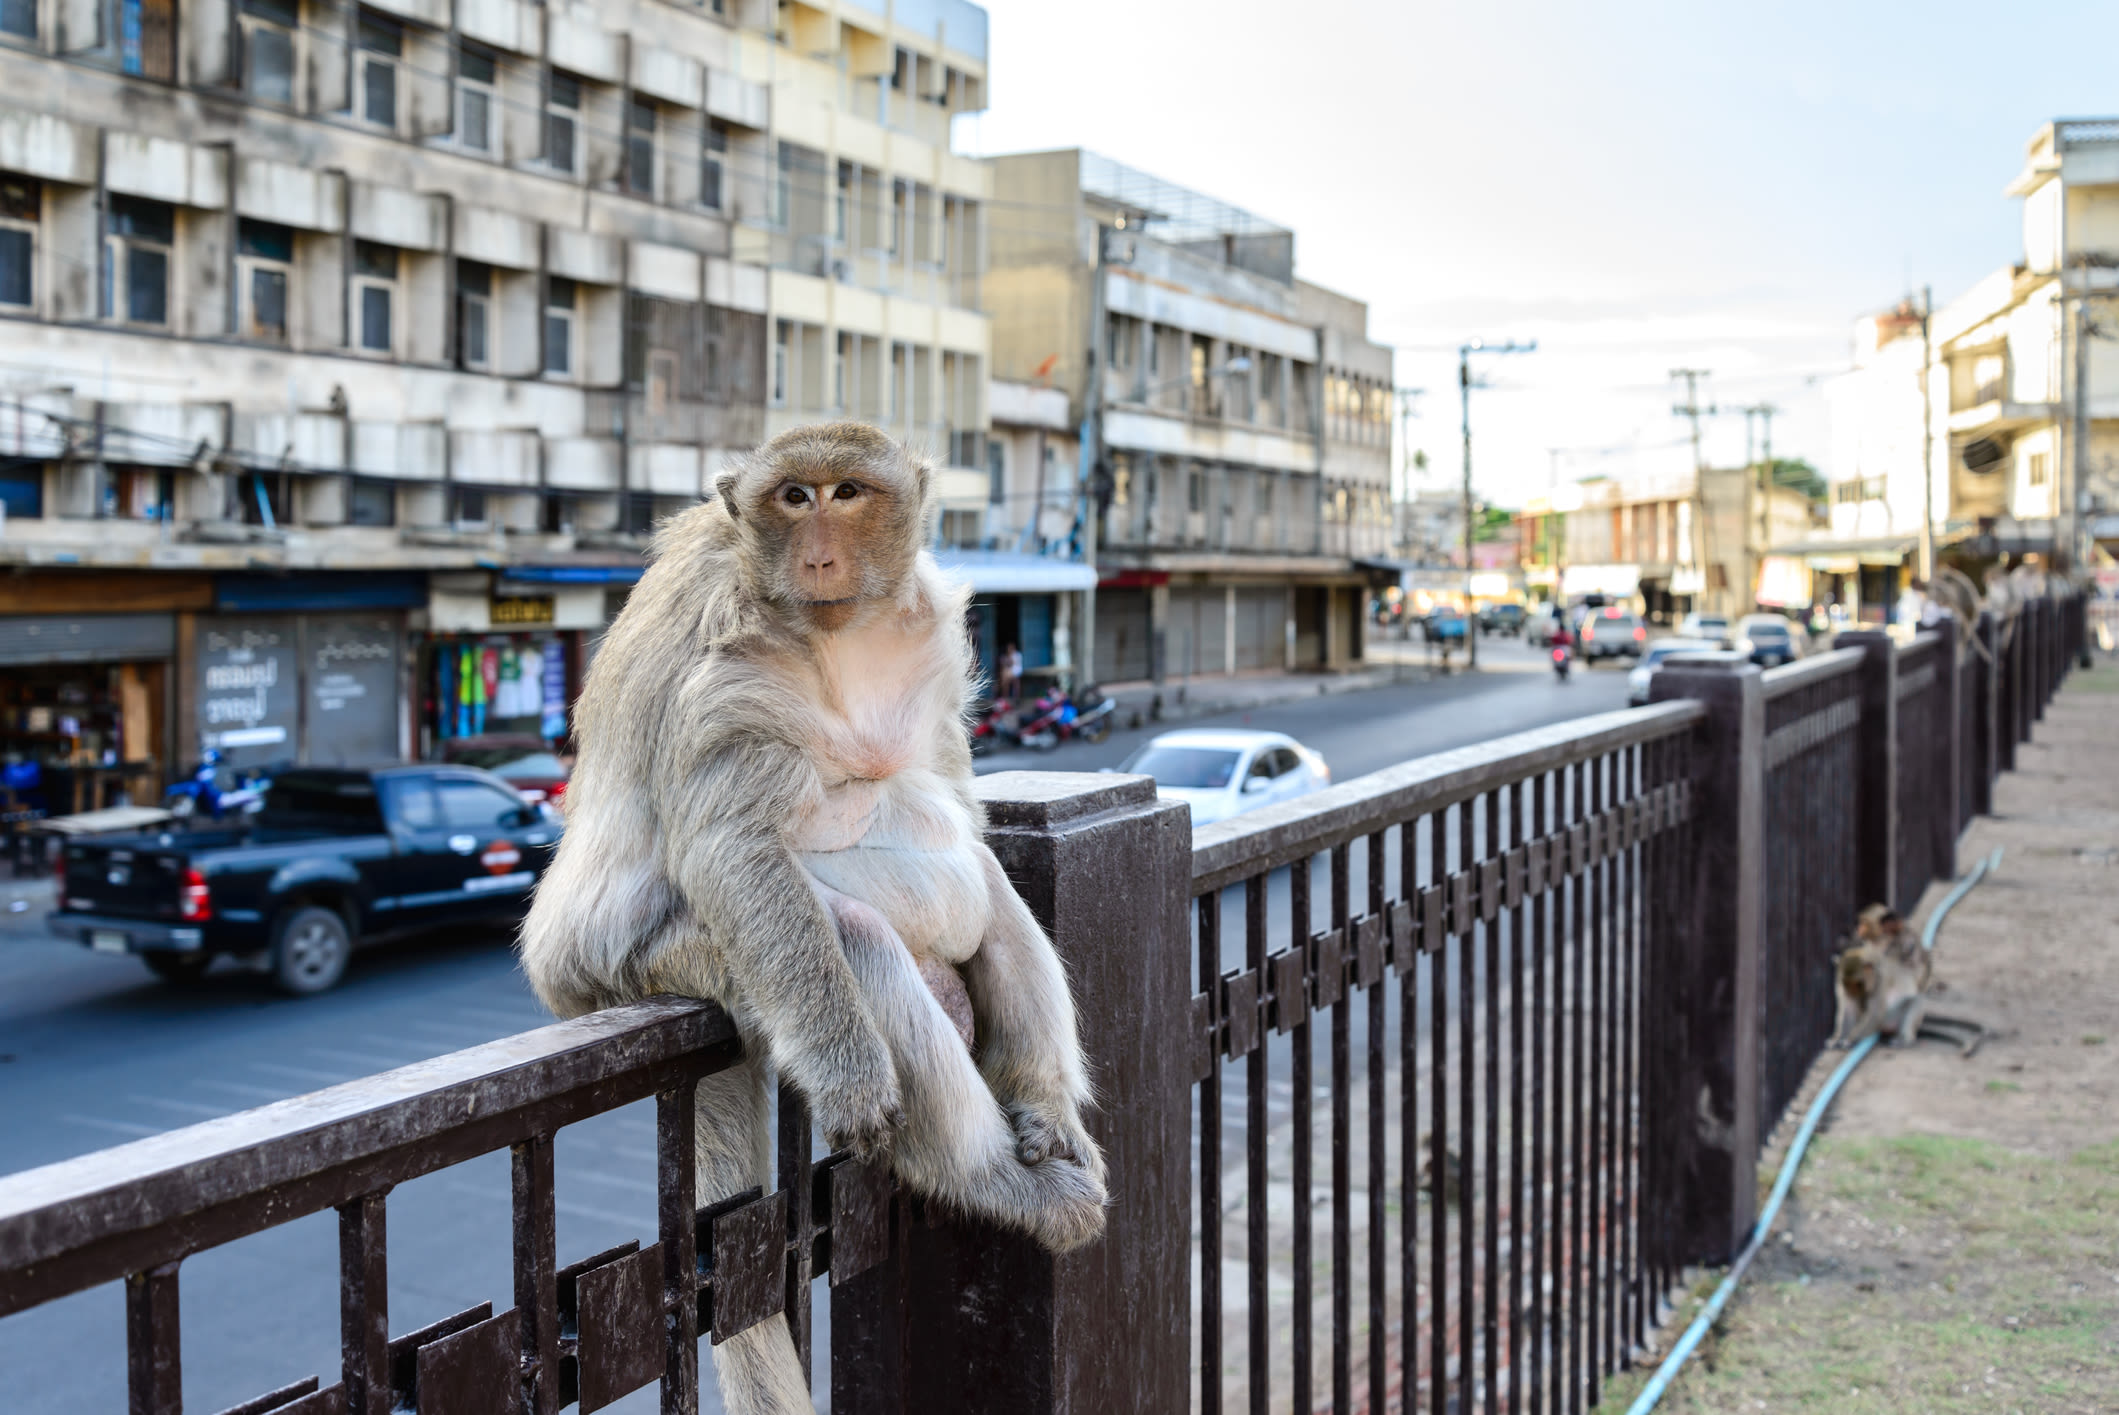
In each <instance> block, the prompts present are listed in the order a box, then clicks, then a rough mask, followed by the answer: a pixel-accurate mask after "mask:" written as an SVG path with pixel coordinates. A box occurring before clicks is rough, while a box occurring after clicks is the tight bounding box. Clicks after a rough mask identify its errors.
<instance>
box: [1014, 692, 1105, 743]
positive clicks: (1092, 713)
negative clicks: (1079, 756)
mask: <svg viewBox="0 0 2119 1415" xmlns="http://www.w3.org/2000/svg"><path fill="white" fill-rule="evenodd" d="M1082 701H1083V702H1085V703H1087V704H1088V705H1087V706H1086V707H1084V706H1082V705H1081V704H1080V703H1077V702H1076V701H1075V699H1074V696H1073V695H1072V694H1070V693H1069V692H1067V690H1066V689H1064V688H1055V689H1054V690H1053V691H1052V692H1050V693H1048V694H1046V695H1045V696H1044V697H1042V698H1039V699H1038V700H1037V702H1036V703H1035V704H1033V705H1032V706H1031V708H1030V709H1029V710H1028V711H1027V712H1025V713H1024V715H1023V716H1024V719H1025V720H1024V722H1023V724H1022V726H1021V727H1019V728H1018V729H1017V731H1016V741H1017V742H1019V743H1020V744H1022V745H1023V746H1025V747H1028V748H1030V749H1031V750H1032V751H1038V752H1049V751H1051V750H1052V749H1053V748H1054V747H1057V746H1058V745H1059V744H1060V743H1062V742H1064V741H1067V740H1068V739H1069V738H1074V737H1079V738H1080V739H1081V740H1082V741H1084V742H1101V741H1103V740H1104V739H1105V738H1106V737H1108V736H1110V735H1111V719H1112V716H1113V715H1114V714H1115V713H1116V712H1117V711H1118V700H1117V699H1116V698H1113V697H1110V696H1108V695H1106V694H1105V693H1104V692H1103V691H1102V690H1100V689H1097V688H1091V689H1089V690H1087V691H1086V692H1084V693H1083V694H1082Z"/></svg>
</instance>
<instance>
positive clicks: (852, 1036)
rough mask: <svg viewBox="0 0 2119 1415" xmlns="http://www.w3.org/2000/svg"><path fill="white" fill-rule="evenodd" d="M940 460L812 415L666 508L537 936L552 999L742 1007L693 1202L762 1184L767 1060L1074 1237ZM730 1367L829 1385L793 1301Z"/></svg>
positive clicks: (1070, 1036)
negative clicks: (945, 527)
mask: <svg viewBox="0 0 2119 1415" xmlns="http://www.w3.org/2000/svg"><path fill="white" fill-rule="evenodd" d="M930 479H931V472H930V469H929V466H928V464H927V463H926V462H925V461H924V460H923V459H921V458H920V457H918V456H915V455H914V454H912V453H911V452H910V451H908V450H907V449H905V448H904V447H902V446H900V445H899V444H898V443H896V442H894V441H892V440H891V439H890V438H888V437H887V436H885V435H884V434H882V433H880V432H878V431H876V430H875V429H873V428H869V427H866V426H864V425H861V424H857V423H833V424H826V425H819V426H810V427H803V428H798V429H795V430H793V431H790V432H786V433H783V434H781V435H780V436H778V437H776V438H774V439H772V440H771V441H769V442H767V443H766V444H765V445H764V446H762V447H760V448H758V449H757V450H756V451H755V452H754V453H751V454H750V455H749V456H747V457H745V458H742V459H739V460H737V461H735V462H734V463H732V464H731V465H730V466H729V467H727V468H726V469H724V470H723V472H722V473H721V474H720V475H719V476H717V478H716V481H715V495H714V496H713V498H712V499H710V500H708V501H706V502H703V503H702V504H700V505H698V506H694V507H692V508H690V509H688V510H686V511H683V512H681V513H679V514H677V515H675V516H673V517H670V518H669V519H667V520H666V521H664V522H662V523H661V525H660V526H659V527H658V529H657V533H656V536H655V540H654V542H653V547H652V550H651V554H650V563H649V567H648V569H647V571H646V573H645V575H644V576H643V577H642V578H641V580H640V582H639V584H638V585H637V586H636V587H635V589H634V591H633V593H632V595H631V597H630V599H629V600H628V602H627V604H626V606H625V608H624V609H623V610H622V611H621V612H620V614H619V615H618V618H617V619H616V620H615V621H614V622H613V624H612V626H611V628H610V630H609V631H608V633H607V634H606V636H605V638H604V640H603V643H602V646H601V647H600V649H599V650H598V652H597V655H596V658H595V661H594V663H593V665H592V666H591V668H590V670H589V673H588V678H587V682H586V683H585V685H584V687H583V691H582V694H581V698H580V701H579V704H578V707H577V711H576V720H577V727H576V730H577V735H578V739H579V744H580V753H579V757H578V759H577V761H576V765H575V771H574V774H573V777H572V780H571V781H570V782H569V784H568V787H567V824H566V830H565V832H564V834H563V835H562V836H561V839H560V843H559V845H558V848H557V851H556V853H555V855H554V858H553V860H552V863H551V865H550V867H549V868H548V870H547V872H546V873H545V876H544V878H543V880H542V881H541V882H540V884H539V885H538V888H537V891H536V893H535V895H534V897H533V901H532V904H531V908H530V910H529V913H528V915H527V917H526V918H525V920H524V923H523V926H522V931H521V937H520V941H519V943H520V951H521V957H522V962H523V966H524V970H525V972H526V973H527V974H528V977H529V980H530V982H531V984H532V986H533V987H534V988H535V990H536V992H537V995H538V997H539V998H540V999H541V1000H543V1001H544V1003H545V1004H546V1005H547V1006H549V1007H550V1008H551V1009H552V1010H553V1011H554V1012H555V1013H557V1014H559V1015H561V1016H575V1015H579V1014H581V1013H584V1012H588V1011H591V1010H593V1009H596V1008H601V1007H609V1006H613V1005H615V1004H618V1003H621V1002H626V1001H631V1000H634V999H638V998H642V997H646V996H649V995H652V994H663V993H668V994H678V995H682V996H688V997H701V998H709V999H712V1000H713V1001H715V1002H718V1003H719V1004H721V1006H722V1007H724V1008H725V1009H726V1010H727V1011H728V1013H729V1016H730V1017H731V1018H732V1019H733V1021H734V1022H735V1025H736V1028H737V1030H738V1033H739V1034H740V1036H741V1038H742V1041H743V1060H742V1061H741V1062H740V1063H739V1064H737V1065H736V1066H733V1067H731V1068H730V1069H728V1070H725V1071H722V1072H719V1073H716V1074H714V1075H712V1076H709V1077H707V1078H705V1080H703V1081H702V1082H701V1083H700V1085H699V1094H698V1117H699V1124H698V1157H699V1167H698V1198H699V1201H700V1202H701V1203H702V1204H706V1203H712V1202H716V1201H718V1200H721V1199H724V1198H727V1197H729V1196H731V1195H734V1194H738V1193H741V1192H742V1191H744V1190H745V1189H748V1188H750V1187H752V1186H754V1185H759V1184H763V1185H765V1186H766V1187H768V1188H770V1187H771V1184H772V1179H771V1154H770V1136H769V1135H768V1132H767V1127H766V1125H765V1119H764V1117H765V1111H766V1104H767V1087H768V1077H769V1073H777V1075H778V1076H779V1077H780V1078H782V1079H783V1080H786V1081H788V1082H790V1083H792V1085H793V1086H794V1088H795V1089H796V1090H797V1091H798V1092H799V1093H800V1094H801V1096H802V1097H803V1099H804V1100H805V1101H806V1102H807V1104H808V1106H809V1108H810V1110H811V1113H812V1114H813V1115H814V1116H815V1118H816V1122H817V1124H818V1127H819V1128H820V1129H821V1130H822V1131H823V1133H824V1136H825V1138H826V1141H827V1143H829V1144H830V1145H831V1146H833V1147H834V1148H835V1149H842V1150H847V1151H850V1152H851V1153H852V1154H853V1155H854V1156H856V1157H857V1158H860V1159H869V1158H882V1157H887V1158H888V1159H889V1161H890V1164H891V1166H892V1168H893V1169H894V1170H895V1171H896V1173H897V1175H898V1177H899V1178H900V1179H901V1180H903V1181H904V1182H905V1183H906V1184H907V1186H908V1187H909V1188H910V1189H911V1190H913V1191H914V1192H915V1193H918V1194H921V1195H923V1196H925V1197H927V1198H928V1199H929V1200H930V1201H938V1202H939V1203H940V1204H941V1205H942V1206H943V1207H945V1208H948V1209H953V1210H955V1211H958V1212H962V1213H966V1214H969V1215H973V1216H976V1217H980V1218H983V1219H986V1220H989V1221H992V1222H995V1223H999V1224H1002V1225H1008V1226H1013V1227H1016V1228H1018V1229H1021V1230H1023V1231H1026V1232H1027V1233H1029V1234H1030V1235H1031V1236H1033V1237H1034V1238H1035V1239H1037V1240H1038V1241H1039V1242H1041V1243H1042V1244H1044V1245H1045V1246H1046V1247H1047V1248H1049V1249H1051V1250H1053V1251H1055V1252H1060V1251H1065V1250H1068V1249H1071V1248H1075V1247H1079V1246H1080V1245H1082V1244H1084V1243H1087V1242H1090V1241H1092V1240H1093V1239H1094V1238H1095V1237H1096V1236H1097V1235H1098V1234H1099V1233H1101V1231H1102V1229H1103V1224H1104V1209H1105V1206H1106V1191H1105V1165H1104V1159H1103V1156H1102V1153H1101V1152H1100V1151H1099V1150H1098V1148H1097V1146H1096V1144H1095V1142H1094V1141H1093V1140H1092V1139H1091V1138H1090V1135H1089V1132H1088V1130H1087V1128H1086V1127H1085V1125H1084V1123H1083V1120H1082V1112H1083V1111H1084V1110H1085V1109H1086V1108H1087V1107H1088V1106H1089V1104H1090V1100H1091V1097H1090V1088H1089V1083H1088V1076H1087V1069H1086V1066H1085V1063H1084V1061H1083V1058H1082V1055H1081V1048H1080V1044H1079V1041H1078V1038H1077V1026H1076V1018H1075V1012H1074V1004H1073V1000H1072V997H1071V995H1070V994H1069V992H1068V988H1067V979H1066V975H1065V972H1064V970H1063V968H1062V966H1061V964H1060V961H1059V958H1058V956H1057V954H1056V953H1055V951H1054V949H1053V947H1052V944H1051V942H1050V940H1049V939H1047V938H1046V936H1045V934H1044V931H1043V930H1042V929H1041V928H1040V927H1039V925H1038V923H1037V920H1036V919H1035V918H1034V917H1033V916H1032V915H1031V913H1030V911H1029V908H1028V907H1027V906H1026V905H1025V904H1024V903H1023V901H1022V900H1021V898H1020V897H1019V896H1017V894H1016V893H1015V890H1014V889H1013V887H1012V886H1011V885H1010V884H1009V882H1008V878H1007V876H1006V874H1005V873H1004V872H1003V871H1002V868H1001V865H1000V863H999V861H998V860H997V859H996V858H995V857H994V855H993V852H992V851H991V850H990V849H988V848H987V846H986V844H985V840H984V829H985V818H984V813H983V810H982V808H981V807H980V805H979V803H978V801H977V800H976V798H975V797H974V796H973V795H972V792H971V782H972V773H971V753H970V746H969V738H968V734H967V731H966V723H967V721H968V715H969V711H970V700H971V695H972V690H973V687H974V681H973V680H974V675H973V670H972V661H971V656H970V644H969V640H968V638H967V636H966V635H965V633H964V632H963V628H962V625H963V622H964V606H965V603H966V600H967V599H968V591H967V590H966V589H963V588H961V587H951V586H950V585H948V584H947V583H946V582H945V581H944V580H943V579H942V578H941V573H940V571H939V570H938V569H937V567H936V565H935V563H934V560H933V557H932V556H931V555H930V554H928V553H927V552H926V550H925V549H924V548H923V547H924V545H925V543H926V540H927V537H928V527H929V526H931V524H932V520H933V516H934V505H933V498H932V493H931V491H930V487H929V482H930ZM952 1013H956V1014H958V1016H957V1018H953V1017H952ZM959 1019H960V1020H959ZM974 1052H975V1055H974ZM716 1364H717V1368H718V1372H719V1378H720V1382H721V1388H722V1399H723V1402H724V1404H725V1405H726V1407H727V1409H728V1410H729V1411H730V1412H731V1415H794V1412H797V1411H804V1412H806V1411H808V1410H809V1409H810V1408H811V1406H810V1396H809V1393H808V1391H807V1388H806V1385H805V1382H804V1380H803V1374H802V1371H801V1369H800V1366H799V1363H798V1362H797V1360H796V1354H795V1349H794V1345H793V1343H792V1341H791V1340H790V1339H789V1336H788V1331H787V1327H786V1325H785V1321H784V1319H783V1318H778V1317H776V1318H773V1319H771V1320H770V1321H768V1322H765V1323H762V1324H760V1325H759V1326H757V1327H754V1328H752V1329H751V1330H750V1331H747V1332H744V1333H741V1334H738V1335H736V1336H734V1337H731V1338H730V1339H729V1340H728V1341H726V1342H725V1343H724V1344H723V1345H721V1346H720V1347H719V1348H718V1359H717V1363H716Z"/></svg>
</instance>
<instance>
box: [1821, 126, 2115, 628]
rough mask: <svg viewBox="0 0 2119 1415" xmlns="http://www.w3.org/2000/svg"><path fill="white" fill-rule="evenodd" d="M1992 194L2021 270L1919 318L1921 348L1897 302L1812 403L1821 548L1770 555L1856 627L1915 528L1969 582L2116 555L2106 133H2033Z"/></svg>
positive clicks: (1910, 309) (1909, 305) (1914, 540)
mask: <svg viewBox="0 0 2119 1415" xmlns="http://www.w3.org/2000/svg"><path fill="white" fill-rule="evenodd" d="M2007 194H2008V195H2010V196H2013V197H2017V198H2019V199H2020V200H2021V201H2022V203H2023V207H2022V218H2023V228H2022V229H2023V253H2022V256H2021V258H2020V259H2018V260H2015V261H2012V262H2011V263H2010V264H2009V265H2007V266H2004V267H2002V268H2001V269H1999V270H1996V271H1994V272H1993V273H1992V274H1991V275H1989V276H1987V277H1986V278H1985V279H1983V280H1981V281H1979V282H1978V283H1977V284H1976V285H1974V286H1973V287H1972V288H1971V289H1969V290H1967V291H1965V292H1964V293H1963V294H1961V295H1959V296H1958V297H1956V298H1955V299H1952V300H1950V301H1948V302H1947V303H1946V304H1943V305H1942V306H1941V307H1939V308H1938V309H1936V310H1935V312H1934V314H1933V316H1932V318H1931V319H1930V320H1929V322H1928V331H1927V340H1926V342H1925V344H1924V343H1923V339H1922V331H1921V320H1920V312H1919V309H1918V308H1917V306H1916V305H1915V303H1914V302H1912V301H1910V300H1908V301H1902V302H1900V303H1899V304H1898V305H1897V306H1895V307H1893V308H1891V309H1889V310H1887V311H1884V312H1882V313H1880V314H1876V315H1871V316H1868V317H1866V318H1864V319H1862V320H1860V321H1859V322H1857V324H1856V326H1855V337H1854V362H1855V367H1854V369H1853V370H1852V371H1851V372H1850V373H1848V374H1847V375H1845V376H1844V377H1842V378H1840V379H1839V380H1837V381H1836V382H1835V384H1834V385H1833V386H1832V388H1831V389H1830V412H1831V426H1832V444H1831V456H1830V464H1829V467H1828V469H1827V470H1828V475H1829V478H1830V481H1831V493H1830V502H1831V522H1830V530H1829V534H1827V535H1825V536H1822V537H1815V538H1812V539H1811V540H1810V541H1809V542H1806V543H1803V544H1800V545H1790V546H1788V547H1787V550H1788V552H1789V553H1790V554H1793V555H1797V556H1799V557H1800V558H1802V559H1803V560H1804V561H1805V562H1806V563H1807V564H1809V565H1810V566H1811V567H1812V568H1813V569H1815V570H1818V571H1820V572H1823V573H1826V574H1829V575H1831V576H1833V577H1835V579H1837V580H1840V581H1843V582H1844V583H1845V584H1846V586H1847V589H1848V592H1849V593H1850V594H1857V595H1858V596H1859V597H1860V600H1861V602H1862V603H1863V604H1864V605H1866V606H1868V607H1869V608H1870V609H1871V610H1872V611H1876V612H1881V610H1882V608H1883V606H1886V605H1888V604H1890V603H1891V602H1892V601H1894V600H1895V599H1896V596H1897V593H1898V590H1899V589H1900V587H1901V586H1902V585H1903V583H1904V580H1905V579H1906V577H1907V576H1908V575H1910V574H1911V573H1913V572H1914V571H1915V569H1916V568H1917V561H1916V556H1917V551H1918V543H1919V537H1920V530H1921V523H1922V519H1923V517H1924V516H1926V515H1930V514H1932V516H1933V529H1934V537H1935V542H1936V545H1937V547H1938V549H1939V551H1940V552H1942V553H1943V554H1944V555H1945V556H1946V557H1948V558H1952V559H1960V560H1963V561H1964V562H1966V563H1967V564H1972V565H1975V566H1976V565H1978V564H1980V563H1983V562H1991V561H1993V560H1994V559H1995V558H1997V557H2000V556H2009V557H2020V556H2026V555H2030V556H2039V557H2042V558H2045V559H2047V560H2048V561H2049V562H2052V563H2059V564H2080V563H2082V561H2083V560H2084V559H2085V558H2087V557H2088V556H2090V555H2091V554H2092V553H2093V552H2092V550H2091V547H2092V546H2093V545H2096V546H2102V547H2103V548H2104V550H2105V551H2106V552H2107V553H2109V552H2110V551H2111V550H2113V549H2115V548H2119V350H2115V347H2114V346H2113V344H2112V342H2111V341H2110V340H2109V339H2108V338H2104V337H2100V336H2099V335H2097V333H2096V332H2095V331H2096V326H2097V325H2098V323H2099V322H2100V321H2101V320H2108V319H2109V318H2110V317H2111V314H2112V311H2113V301H2114V299H2115V297H2119V120H2095V121H2087V122H2057V123H2049V124H2047V125H2046V126H2045V127H2043V128H2041V129H2040V130H2039V131H2038V133H2037V134H2036V135H2035V136H2034V137H2033V138H2032V139H2031V142H2030V144H2029V145H2028V148H2027V151H2026V154H2025V164H2024V168H2023V171H2022V172H2021V173H2019V174H2018V175H2017V177H2016V178H2015V180H2013V181H2012V182H2011V183H2010V184H2009V186H2008V188H2007ZM2085 319H2086V320H2087V321H2088V324H2089V326H2090V332H2089V333H2088V335H2087V337H2085V333H2084V328H2083V324H2084V321H2085ZM1923 374H1925V376H1926V379H1927V388H1926V397H1925V399H1924V398H1923V390H1922V377H1923ZM1924 407H1925V409H1926V416H1927V422H1926V423H1925V424H1924V423H1923V421H1922V416H1923V408H1924ZM1924 455H1925V456H1926V457H1928V458H1929V460H1928V461H1927V462H1926V463H1925V464H1924V463H1923V456H1924Z"/></svg>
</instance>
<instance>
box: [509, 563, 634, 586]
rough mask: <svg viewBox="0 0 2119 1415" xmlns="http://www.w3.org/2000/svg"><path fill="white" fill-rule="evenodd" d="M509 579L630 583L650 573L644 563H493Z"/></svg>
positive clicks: (604, 583)
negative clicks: (501, 564) (503, 564)
mask: <svg viewBox="0 0 2119 1415" xmlns="http://www.w3.org/2000/svg"><path fill="white" fill-rule="evenodd" d="M489 568H492V569H497V570H499V571H500V572H501V574H502V576H503V577H504V578H506V579H510V580H523V581H527V582H529V583H532V584H539V585H630V584H633V583H635V582H636V581H638V580H639V578H640V577H641V576H642V575H643V574H645V573H646V572H647V567H646V566H645V565H505V566H492V567H489Z"/></svg>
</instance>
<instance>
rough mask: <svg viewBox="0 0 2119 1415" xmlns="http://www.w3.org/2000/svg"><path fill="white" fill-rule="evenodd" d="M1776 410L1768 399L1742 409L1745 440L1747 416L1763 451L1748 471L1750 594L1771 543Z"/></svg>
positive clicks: (1761, 573)
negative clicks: (1754, 516) (1754, 535)
mask: <svg viewBox="0 0 2119 1415" xmlns="http://www.w3.org/2000/svg"><path fill="white" fill-rule="evenodd" d="M1779 411H1780V409H1779V408H1776V407H1774V406H1773V404H1771V403H1754V404H1752V405H1751V406H1750V407H1748V408H1746V409H1744V439H1745V441H1746V442H1748V441H1750V438H1751V420H1752V419H1753V418H1757V419H1758V420H1759V425H1760V426H1761V428H1762V429H1763V430H1764V441H1765V448H1764V451H1763V453H1762V455H1761V458H1760V460H1759V461H1758V463H1757V464H1756V466H1755V469H1754V471H1753V473H1752V476H1753V481H1754V483H1755V488H1756V492H1757V495H1758V520H1757V529H1758V550H1757V551H1756V553H1755V554H1754V556H1753V559H1754V561H1755V562H1756V563H1754V564H1753V566H1752V572H1753V574H1754V576H1755V578H1754V579H1753V580H1752V591H1753V593H1754V595H1755V594H1756V592H1757V590H1758V588H1759V586H1760V584H1761V583H1762V582H1763V581H1764V579H1765V576H1766V550H1767V548H1768V547H1769V546H1771V545H1772V544H1773V521H1772V506H1773V415H1774V414H1775V413H1778V412H1779ZM1753 602H1754V603H1756V600H1755V599H1754V601H1753Z"/></svg>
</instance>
